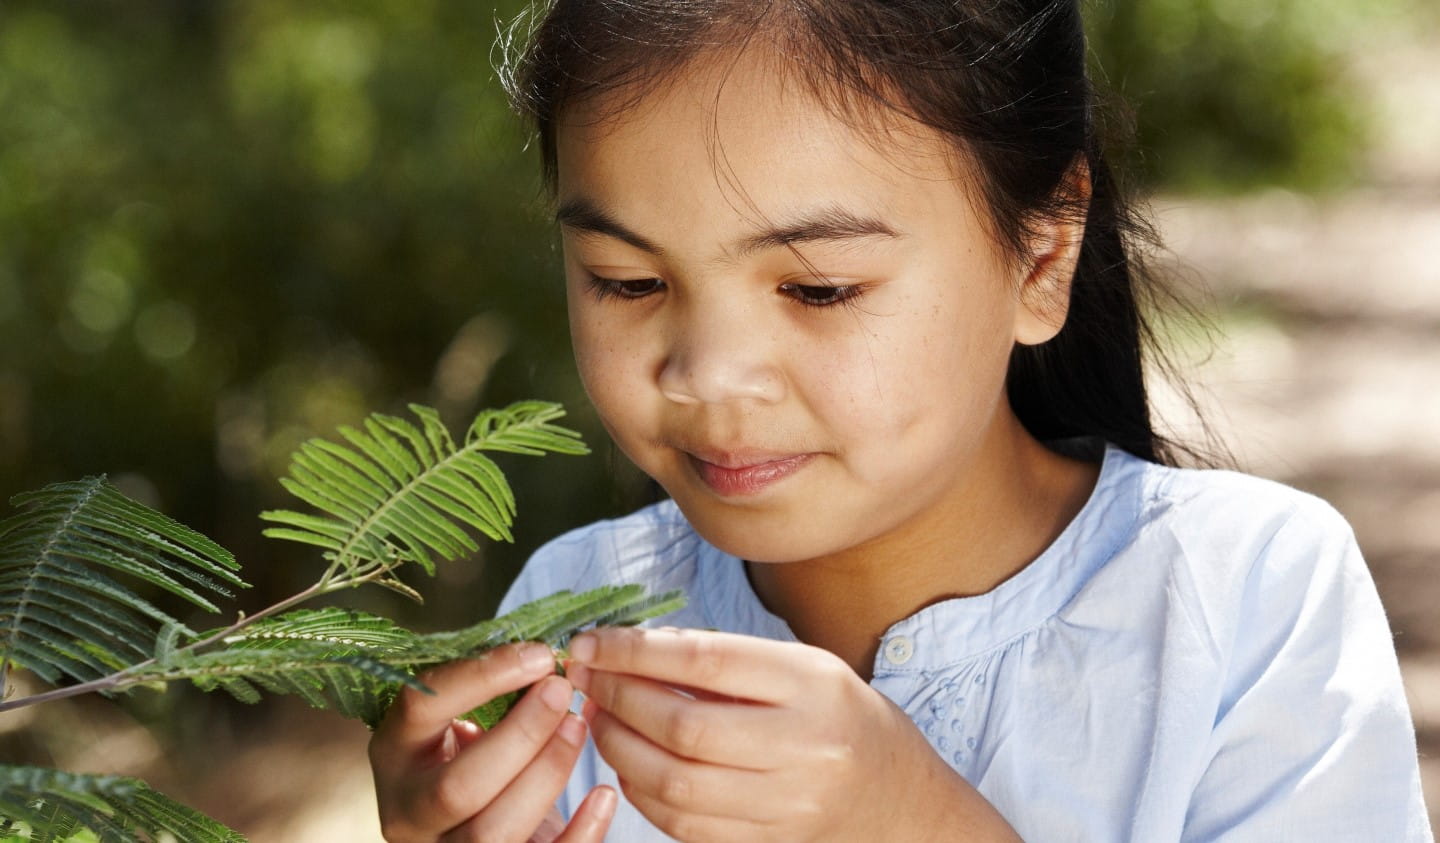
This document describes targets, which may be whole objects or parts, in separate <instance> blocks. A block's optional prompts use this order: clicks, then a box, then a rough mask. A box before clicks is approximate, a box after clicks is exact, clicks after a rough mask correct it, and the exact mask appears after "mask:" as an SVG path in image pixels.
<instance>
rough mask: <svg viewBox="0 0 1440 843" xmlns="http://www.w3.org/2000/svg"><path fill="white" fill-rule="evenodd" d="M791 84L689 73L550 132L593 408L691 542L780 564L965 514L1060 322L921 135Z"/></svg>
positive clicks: (573, 313) (1012, 430) (995, 465)
mask: <svg viewBox="0 0 1440 843" xmlns="http://www.w3.org/2000/svg"><path fill="white" fill-rule="evenodd" d="M722 76H723V84H722ZM783 79H784V74H783V73H780V72H777V70H776V68H775V67H774V66H773V65H772V64H770V63H767V62H765V61H761V60H751V59H749V58H747V57H746V56H744V55H742V56H741V58H740V60H739V61H736V62H734V63H733V64H731V63H728V62H727V63H721V62H712V63H698V64H697V65H696V66H693V67H691V68H690V69H689V70H688V71H687V72H686V73H684V74H683V75H682V76H681V77H680V78H679V79H678V80H677V81H675V82H674V83H673V84H671V85H667V86H665V87H662V88H661V89H660V90H658V91H657V92H655V93H652V94H650V95H649V96H647V97H646V98H645V99H643V100H642V101H641V102H640V103H639V104H638V106H636V107H633V108H630V109H627V110H625V111H624V112H622V113H621V114H620V115H619V116H618V117H617V118H613V119H600V115H602V113H603V112H599V111H596V110H595V109H594V108H593V107H591V106H587V105H586V104H583V103H582V104H579V105H576V106H573V107H572V108H570V109H569V110H567V111H566V112H565V114H564V115H562V117H563V119H562V121H561V126H560V128H559V132H558V139H557V148H558V159H557V163H558V172H559V183H558V188H559V190H558V200H559V204H558V208H559V210H558V218H559V221H560V223H561V227H562V233H563V239H564V254H565V272H566V279H567V290H568V297H569V309H570V326H571V332H572V335H573V339H574V345H575V356H576V359H577V361H578V364H579V368H580V374H581V377H582V378H583V380H584V383H585V387H586V390H587V392H588V393H589V396H590V398H591V400H592V401H593V402H594V404H595V407H596V409H597V410H598V411H599V414H600V417H601V419H602V420H603V422H604V424H605V426H606V428H607V429H608V430H609V432H610V434H611V436H613V437H614V439H615V442H616V443H617V444H618V445H619V446H620V448H621V449H622V450H623V451H624V452H625V454H626V455H627V456H628V457H629V458H630V459H631V460H633V461H634V462H635V463H636V464H637V465H638V466H639V467H640V468H641V469H642V470H644V471H645V472H646V473H647V474H649V475H650V476H652V477H654V478H655V479H656V480H658V481H659V482H660V484H661V485H663V486H664V487H665V489H666V491H668V492H669V493H670V495H671V496H672V497H673V498H674V499H675V501H676V502H677V503H678V504H679V506H680V508H681V510H682V511H683V512H684V513H685V515H686V516H687V518H688V519H689V520H690V522H691V523H692V524H693V525H694V526H695V528H696V529H697V530H699V532H700V533H701V535H703V536H705V538H706V539H708V540H709V541H711V542H712V543H713V544H715V545H717V546H719V547H721V548H722V549H725V550H727V551H729V552H731V553H734V554H736V555H738V556H741V557H742V558H746V559H750V560H754V561H771V562H783V561H795V560H802V559H813V558H818V557H824V556H830V555H833V554H837V553H840V552H842V551H846V550H849V549H853V548H859V547H862V546H867V545H873V544H874V543H875V542H877V541H881V540H884V539H889V538H905V537H906V536H907V535H908V537H909V538H911V539H916V538H919V536H915V535H909V534H910V533H912V532H913V531H915V530H924V529H943V525H944V524H945V523H946V513H947V512H953V511H954V510H955V508H956V507H969V508H970V509H971V510H973V505H974V497H975V495H976V490H980V489H984V488H986V487H987V483H988V482H989V481H991V480H993V479H994V477H992V476H990V475H992V474H993V473H994V472H996V471H997V470H1000V468H999V467H1000V466H1002V465H1003V461H1002V462H997V461H996V458H995V455H997V454H1005V453H1007V448H1010V449H1011V450H1010V451H1008V453H1013V452H1014V451H1013V447H1012V446H1014V445H1015V443H1016V440H1017V437H1023V436H1024V434H1023V431H1022V430H1021V429H1020V427H1019V425H1018V423H1017V422H1016V421H1015V420H1014V416H1013V414H1012V413H1011V411H1010V409H1009V405H1008V403H1007V402H1006V401H1005V399H1004V380H1005V370H1006V364H1007V360H1008V357H1009V354H1010V351H1011V348H1012V346H1013V345H1014V343H1015V342H1016V341H1017V340H1019V341H1027V342H1037V341H1042V340H1043V339H1047V338H1048V337H1049V336H1050V335H1053V333H1054V331H1055V329H1056V328H1055V326H1054V325H1053V324H1050V323H1054V322H1058V321H1059V320H1057V319H1055V318H1053V314H1051V315H1050V316H1048V317H1047V316H1046V315H1045V313H1044V312H1043V311H1044V309H1043V308H1033V310H1035V311H1037V312H1039V315H1037V312H1032V308H1030V307H1027V306H1026V301H1027V300H1028V298H1027V297H1028V292H1027V290H1028V287H1030V286H1033V285H1034V284H1036V283H1038V282H1035V281H1034V280H1033V279H1031V280H1027V278H1026V275H1025V273H1024V270H1023V269H1019V268H1015V267H1013V266H1011V265H1010V264H1009V263H1007V261H1006V260H1004V258H1003V256H1002V253H1001V251H1000V250H999V249H998V248H997V247H996V246H995V245H994V243H993V242H992V238H991V237H990V236H989V235H988V234H987V231H986V229H985V227H984V225H983V223H982V217H981V216H980V211H979V209H980V208H981V207H983V206H982V203H981V202H980V200H979V198H978V191H977V189H976V187H975V185H974V184H973V183H972V181H971V180H970V179H968V178H967V177H966V175H965V170H964V167H963V165H961V164H960V163H958V161H957V158H958V156H956V155H955V154H954V153H953V151H952V149H951V148H950V147H949V146H947V144H946V143H945V142H944V141H942V140H941V139H940V138H939V136H938V135H936V134H935V133H933V132H932V131H930V130H928V129H926V128H924V127H922V126H920V125H919V124H916V123H907V122H906V121H905V120H904V119H903V118H900V117H898V116H894V117H891V118H889V122H888V124H886V125H882V126H877V127H873V128H872V127H869V126H867V127H864V128H858V127H854V126H852V125H848V124H847V122H846V121H845V120H843V119H841V118H839V117H837V116H835V115H833V114H832V113H831V112H830V110H828V109H827V108H826V107H825V106H824V105H822V104H821V103H819V102H817V101H815V100H814V99H813V98H812V97H811V96H810V95H808V94H806V93H804V92H802V89H801V88H800V87H799V86H795V85H787V83H785V82H784V81H783ZM601 105H604V103H601ZM871 122H872V123H875V122H877V121H871ZM1065 277H1066V278H1067V279H1068V274H1066V276H1065ZM1061 313H1062V317H1061V318H1063V305H1062V311H1061ZM967 500H968V503H967ZM927 525H928V526H927ZM952 540H953V538H952Z"/></svg>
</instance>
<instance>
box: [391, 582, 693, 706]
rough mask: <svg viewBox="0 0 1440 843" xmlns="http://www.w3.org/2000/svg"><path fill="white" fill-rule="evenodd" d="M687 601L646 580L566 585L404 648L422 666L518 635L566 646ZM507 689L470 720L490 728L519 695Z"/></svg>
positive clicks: (518, 638)
mask: <svg viewBox="0 0 1440 843" xmlns="http://www.w3.org/2000/svg"><path fill="white" fill-rule="evenodd" d="M684 605H685V594H684V592H682V591H678V590H676V591H667V592H664V593H661V594H652V595H647V594H646V593H645V587H644V586H641V585H622V586H602V587H600V588H596V589H592V590H590V591H583V592H580V593H578V594H576V593H573V592H569V591H560V592H556V593H555V594H551V595H549V596H547V597H542V598H540V599H538V600H533V601H531V602H529V603H526V604H524V605H523V606H519V607H517V608H516V609H515V610H514V611H511V612H509V613H508V614H505V615H502V616H501V617H498V618H494V619H491V620H487V621H481V622H480V623H478V624H475V625H474V626H470V627H466V628H465V629H459V630H455V631H453V632H441V633H433V634H430V635H425V636H421V638H420V640H419V641H417V642H416V643H415V644H414V645H412V647H411V648H410V649H409V650H408V651H407V652H406V653H404V654H403V656H404V657H407V658H410V659H413V660H414V662H413V663H414V664H416V665H417V666H423V665H430V664H439V663H442V662H447V661H454V660H455V659H457V658H474V657H475V656H478V655H480V654H481V653H483V652H485V651H486V650H490V649H493V648H495V647H498V646H500V645H502V644H509V643H513V642H516V641H542V642H544V643H545V644H548V645H549V646H550V647H551V648H552V649H555V650H561V651H563V650H564V648H565V647H566V646H567V645H568V644H569V643H570V639H571V638H573V637H574V636H575V635H577V634H578V633H579V632H581V631H582V630H585V629H589V628H591V627H594V626H596V625H598V624H600V623H604V624H605V625H609V626H630V625H634V624H638V623H640V622H641V621H645V620H648V619H650V618H654V617H659V616H661V615H665V614H668V613H670V612H673V611H675V610H677V609H680V608H682V607H683V606H684ZM519 698H520V695H519V694H505V695H503V696H501V697H497V698H496V699H493V700H490V701H489V702H487V703H485V704H483V705H481V706H479V707H477V708H475V709H474V710H472V711H471V712H470V713H469V714H467V715H466V719H467V720H472V721H474V722H475V723H478V724H479V725H480V726H481V727H482V728H485V729H489V728H490V727H492V726H494V725H495V724H496V723H498V722H500V720H501V718H503V717H504V716H505V715H506V714H507V713H508V712H509V711H510V708H511V707H512V706H513V705H514V704H515V702H516V701H517V700H519Z"/></svg>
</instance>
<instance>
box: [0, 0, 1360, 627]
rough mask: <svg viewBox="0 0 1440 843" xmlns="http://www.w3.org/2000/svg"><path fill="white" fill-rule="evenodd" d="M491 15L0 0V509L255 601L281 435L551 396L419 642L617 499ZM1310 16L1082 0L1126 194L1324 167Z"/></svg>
mask: <svg viewBox="0 0 1440 843" xmlns="http://www.w3.org/2000/svg"><path fill="white" fill-rule="evenodd" d="M519 5H520V4H519V3H517V2H514V0H511V2H506V3H502V4H500V8H499V9H498V10H497V9H495V8H494V6H493V4H488V3H443V2H435V0H352V2H344V3H342V2H333V0H332V1H331V2H322V1H321V0H315V1H314V2H305V3H295V2H281V0H248V1H247V2H243V3H242V2H218V0H217V2H190V1H189V0H135V2H126V3H121V2H101V0H88V1H86V0H76V2H70V3H63V4H61V3H46V2H33V1H31V2H16V0H11V2H7V3H5V4H4V5H3V6H0V493H3V494H4V495H7V496H8V495H9V494H10V493H13V492H15V491H19V490H21V489H26V488H33V487H37V486H39V485H42V484H44V483H46V482H50V481H54V480H59V479H68V478H73V477H78V476H80V475H82V474H87V473H96V472H100V471H105V472H109V473H110V474H111V475H112V477H115V478H116V479H117V481H118V482H119V483H120V484H121V485H122V487H123V488H125V489H126V491H128V492H130V493H132V494H136V495H137V496H140V497H142V498H144V499H147V500H148V501H149V502H150V503H152V504H155V505H157V506H160V507H162V508H164V509H165V510H166V511H167V512H169V513H171V514H173V515H174V516H175V517H177V518H179V519H180V520H182V521H185V522H186V523H190V524H194V525H195V526H196V527H198V528H200V529H201V530H203V531H205V532H207V533H210V534H212V535H214V536H215V537H216V538H217V539H219V540H220V541H221V542H222V543H224V544H225V545H226V546H227V547H231V548H233V549H235V550H236V551H237V553H238V554H239V555H240V556H241V557H242V558H244V559H246V560H247V561H249V563H250V566H251V567H250V568H249V570H251V571H252V572H254V575H255V576H256V578H257V579H259V580H260V582H259V583H258V585H259V588H257V589H256V593H254V594H253V595H252V596H251V599H253V600H255V601H256V604H257V605H263V601H264V600H265V597H266V593H267V592H273V591H276V590H281V589H285V588H287V587H292V586H294V585H295V583H297V582H300V581H303V580H304V578H305V577H306V576H307V572H292V571H291V570H290V564H291V562H292V560H289V559H286V558H283V557H282V556H281V553H282V551H281V550H279V549H277V548H273V547H269V546H262V545H261V544H260V543H259V542H258V536H259V524H258V522H257V521H256V519H255V515H254V513H256V512H258V511H259V510H260V509H262V508H265V507H267V506H273V505H274V504H275V502H276V500H277V491H278V490H277V488H276V486H275V483H274V478H275V477H277V476H278V475H279V474H280V473H281V472H282V471H283V469H284V465H283V460H284V458H285V455H287V454H288V453H289V452H290V451H291V450H292V449H293V447H294V446H295V445H296V444H297V443H298V442H299V441H300V440H301V439H302V438H304V437H306V436H308V435H311V434H314V433H317V432H321V431H327V430H330V429H332V428H333V427H335V426H336V425H338V424H341V423H346V422H354V421H355V420H357V419H359V418H360V417H362V416H363V415H364V414H365V412H367V411H369V410H372V409H375V410H395V409H398V408H399V407H402V406H403V405H404V403H405V402H407V401H412V400H414V401H421V402H424V403H429V404H433V405H435V406H438V407H439V408H441V410H442V412H443V413H444V414H445V416H446V417H447V419H449V420H451V421H452V422H453V421H454V420H455V419H459V418H461V417H466V416H468V414H470V413H471V412H472V411H474V410H475V409H476V408H478V407H479V406H481V405H490V406H498V405H501V404H504V403H508V402H509V401H511V400H513V399H516V398H522V397H535V398H542V399H547V400H558V401H562V402H564V403H565V404H566V405H567V406H568V407H569V408H570V409H571V411H572V413H573V414H574V417H575V420H576V424H577V426H579V427H581V428H582V429H584V430H585V431H586V432H587V439H588V441H589V442H590V443H591V445H592V446H593V447H595V448H596V450H597V451H598V452H599V455H598V456H596V457H592V458H590V459H588V460H585V461H582V462H576V461H569V462H565V463H563V464H562V463H561V462H559V461H550V462H548V463H544V464H537V465H527V466H526V467H525V469H524V470H523V471H521V472H517V473H516V474H515V479H516V485H517V496H518V498H519V501H520V515H519V520H518V532H517V539H518V540H517V545H516V546H515V547H514V548H513V549H510V548H502V549H501V550H497V551H494V552H493V553H491V554H490V556H491V558H490V559H489V560H488V562H489V564H487V565H474V566H459V565H457V566H448V567H447V569H446V571H447V573H446V574H445V576H447V577H449V578H450V579H449V580H447V581H446V583H445V584H444V585H445V587H444V588H442V589H435V588H428V590H427V594H430V595H431V596H432V605H431V607H430V612H431V614H430V617H429V620H427V623H433V624H434V625H436V626H439V625H445V624H450V625H454V624H458V623H463V622H466V621H469V620H473V619H474V618H475V616H476V615H477V614H478V613H480V612H483V611H486V610H488V608H489V607H490V605H492V604H493V601H494V600H495V599H497V598H498V590H499V588H501V587H502V586H503V584H504V582H505V581H506V580H507V578H508V577H509V576H510V575H512V574H513V573H514V571H515V570H516V566H517V565H518V564H519V562H520V561H521V560H522V559H523V557H524V556H525V555H526V554H527V553H528V552H529V551H531V550H533V549H534V547H535V546H536V545H537V544H538V543H539V542H540V541H541V540H543V539H544V538H547V537H549V536H553V535H555V534H557V533H559V532H561V531H562V530H564V529H566V528H568V527H570V526H574V525H578V524H580V523H583V522H585V521H587V520H591V519H593V518H595V517H599V516H601V515H604V514H607V513H614V512H618V511H621V510H623V509H626V508H628V507H630V506H633V505H634V504H636V503H637V502H639V500H640V498H641V497H642V495H643V490H644V484H643V482H642V479H641V478H639V477H638V476H637V475H636V474H635V473H634V471H633V470H632V469H629V468H627V467H625V466H624V465H623V460H622V459H620V458H618V457H615V456H613V455H609V454H610V451H609V448H608V446H607V445H606V443H605V442H604V439H603V434H602V433H601V432H600V431H599V428H598V426H597V425H596V424H595V423H594V421H593V418H592V417H591V416H590V415H589V411H588V408H587V407H586V406H585V403H584V400H583V395H582V393H581V390H580V388H579V386H578V384H577V382H576V380H575V378H574V375H573V371H572V365H571V363H570V360H569V350H568V343H567V338H566V330H565V326H564V314H563V295H562V290H561V284H560V275H559V269H558V265H557V261H556V258H555V254H554V250H553V247H552V245H551V240H552V236H551V233H550V231H549V228H548V226H547V224H546V220H545V214H544V210H543V198H542V196H541V194H540V188H539V180H538V178H537V176H536V175H535V171H536V167H535V161H534V160H533V150H528V151H527V149H526V148H525V138H524V136H523V133H522V131H521V130H520V128H519V127H518V126H517V124H516V122H515V121H514V120H513V119H512V118H511V117H509V116H508V114H507V112H506V110H505V107H504V103H503V100H502V96H501V91H500V89H499V86H498V84H497V83H496V81H495V74H494V72H493V70H492V68H491V52H492V42H493V40H494V35H495V32H496V27H497V18H498V19H501V20H504V19H508V18H509V17H510V16H511V15H512V14H513V13H514V12H515V11H516V9H518V8H519ZM1327 9H1329V7H1327V6H1323V5H1321V6H1311V5H1305V4H1300V3H1298V2H1287V3H1280V4H1260V5H1256V4H1253V3H1248V2H1245V0H1200V2H1193V1H1192V0H1143V2H1135V3H1129V4H1118V3H1117V4H1099V5H1097V6H1096V7H1095V8H1094V9H1093V10H1092V23H1093V32H1094V36H1095V40H1096V45H1097V53H1098V55H1099V56H1100V58H1101V61H1102V63H1103V65H1104V67H1105V75H1106V76H1108V78H1109V79H1110V80H1111V82H1112V83H1113V84H1114V86H1115V87H1117V88H1119V89H1120V90H1121V92H1122V93H1124V94H1126V95H1128V96H1130V97H1133V98H1134V99H1135V100H1136V101H1138V103H1139V121H1140V125H1141V146H1142V148H1144V149H1145V150H1146V151H1147V162H1148V163H1147V172H1148V174H1149V176H1150V177H1151V178H1153V179H1156V180H1159V181H1162V182H1164V183H1169V184H1178V185H1182V186H1186V187H1194V186H1196V185H1211V186H1213V185H1220V186H1226V185H1230V186H1245V185H1250V184H1253V183H1255V182H1257V181H1265V180H1272V179H1277V178H1280V179H1288V180H1291V181H1299V182H1303V183H1313V182H1316V181H1324V180H1327V179H1331V178H1335V177H1340V178H1343V177H1344V176H1345V175H1346V174H1347V173H1348V172H1349V167H1350V163H1349V162H1350V159H1349V152H1350V150H1351V148H1352V146H1353V144H1354V143H1355V140H1356V137H1357V131H1358V128H1359V127H1358V126H1357V124H1356V122H1355V121H1354V120H1352V119H1350V118H1349V117H1347V114H1348V112H1347V110H1346V103H1345V100H1344V98H1343V94H1342V93H1341V92H1337V89H1336V88H1335V87H1334V86H1333V85H1332V81H1333V78H1334V73H1333V67H1332V65H1331V62H1330V59H1329V57H1328V55H1327V52H1326V50H1327V46H1326V44H1325V41H1324V38H1323V37H1321V35H1322V34H1323V31H1324V29H1325V26H1326V25H1328V24H1326V23H1325V21H1331V22H1333V20H1334V19H1335V18H1334V15H1333V14H1331V12H1333V10H1329V11H1327ZM1326 15H1329V17H1325V16H1326ZM1317 20H1320V21H1321V23H1320V24H1318V25H1317V23H1316V21H1317ZM617 477H618V478H619V479H618V480H617ZM266 561H273V564H270V565H268V566H267V565H266V564H265V562H266ZM267 571H268V572H269V573H268V574H267V573H266V572H267ZM267 577H268V578H269V579H270V582H268V583H267V582H266V579H267ZM421 585H422V588H426V586H425V585H424V584H421ZM380 608H382V609H383V610H384V611H388V612H400V613H401V614H402V619H403V612H404V611H405V610H404V607H403V606H402V605H401V604H396V605H390V606H384V607H380Z"/></svg>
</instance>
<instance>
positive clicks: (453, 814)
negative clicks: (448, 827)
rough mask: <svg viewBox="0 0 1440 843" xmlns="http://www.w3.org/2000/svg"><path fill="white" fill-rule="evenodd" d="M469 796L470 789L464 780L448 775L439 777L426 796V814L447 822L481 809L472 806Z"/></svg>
mask: <svg viewBox="0 0 1440 843" xmlns="http://www.w3.org/2000/svg"><path fill="white" fill-rule="evenodd" d="M469 796H470V789H469V788H468V787H466V785H465V780H464V779H463V778H461V777H459V776H455V775H448V774H447V775H440V776H437V777H436V778H435V782H434V784H432V785H431V787H430V789H429V791H427V792H426V794H425V798H424V801H425V803H426V804H425V809H426V813H427V815H428V816H432V817H436V818H441V819H445V820H451V819H453V818H458V817H463V816H466V815H468V814H470V813H473V812H474V811H475V810H478V809H479V808H480V807H481V806H478V805H470V804H469ZM447 824H448V823H447Z"/></svg>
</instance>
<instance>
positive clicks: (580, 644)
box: [570, 632, 595, 662]
mask: <svg viewBox="0 0 1440 843" xmlns="http://www.w3.org/2000/svg"><path fill="white" fill-rule="evenodd" d="M570 657H571V658H572V659H575V660H577V661H582V662H588V661H590V660H591V659H593V658H595V636H594V635H591V634H590V633H588V632H587V633H582V634H580V635H577V636H575V637H574V638H572V639H570Z"/></svg>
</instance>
